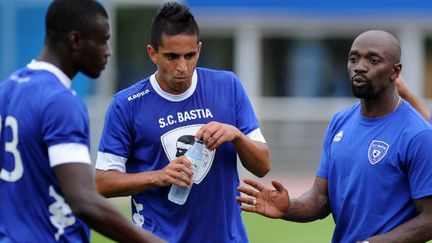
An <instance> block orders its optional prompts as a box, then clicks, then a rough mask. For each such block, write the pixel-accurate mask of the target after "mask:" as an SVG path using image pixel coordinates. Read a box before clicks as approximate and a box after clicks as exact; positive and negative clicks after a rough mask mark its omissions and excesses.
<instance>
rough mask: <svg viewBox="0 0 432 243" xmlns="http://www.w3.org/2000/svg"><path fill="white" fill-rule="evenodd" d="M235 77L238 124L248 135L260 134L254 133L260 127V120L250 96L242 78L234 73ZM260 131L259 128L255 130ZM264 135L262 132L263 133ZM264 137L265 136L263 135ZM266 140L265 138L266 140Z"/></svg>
mask: <svg viewBox="0 0 432 243" xmlns="http://www.w3.org/2000/svg"><path fill="white" fill-rule="evenodd" d="M234 79H235V102H236V107H235V108H236V114H237V118H236V126H237V128H238V129H239V130H240V131H242V132H243V133H244V134H247V135H249V134H250V135H259V134H256V133H254V131H255V130H256V129H258V128H259V122H258V119H257V117H256V115H255V112H254V110H253V107H252V104H251V102H250V100H249V97H248V96H247V94H246V91H245V90H244V88H243V86H242V84H241V82H240V80H239V79H238V78H237V77H236V76H235V75H234ZM255 132H259V130H257V131H255ZM261 135H262V134H261ZM262 139H264V137H262ZM264 141H265V140H264Z"/></svg>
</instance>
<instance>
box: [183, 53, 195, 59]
mask: <svg viewBox="0 0 432 243" xmlns="http://www.w3.org/2000/svg"><path fill="white" fill-rule="evenodd" d="M194 56H195V53H188V54H186V55H185V59H187V60H190V59H192V58H193V57H194Z"/></svg>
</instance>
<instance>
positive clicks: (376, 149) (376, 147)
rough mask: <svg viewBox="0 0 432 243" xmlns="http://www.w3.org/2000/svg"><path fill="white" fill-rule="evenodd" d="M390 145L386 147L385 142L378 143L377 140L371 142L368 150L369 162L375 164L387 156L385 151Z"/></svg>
mask: <svg viewBox="0 0 432 243" xmlns="http://www.w3.org/2000/svg"><path fill="white" fill-rule="evenodd" d="M389 148H390V145H388V144H387V143H386V142H383V141H379V140H373V141H372V142H371V143H370V145H369V149H368V158H369V162H370V163H371V164H373V165H374V164H376V163H378V162H380V161H381V160H382V159H383V158H384V156H385V155H386V154H387V151H388V150H389Z"/></svg>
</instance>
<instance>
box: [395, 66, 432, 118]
mask: <svg viewBox="0 0 432 243" xmlns="http://www.w3.org/2000/svg"><path fill="white" fill-rule="evenodd" d="M396 88H397V91H398V93H399V95H400V96H401V97H402V98H403V99H404V100H406V101H408V103H410V104H411V105H412V106H413V107H414V108H415V109H416V110H417V111H418V112H419V113H420V114H421V115H422V116H423V117H424V118H425V119H426V120H428V121H429V119H430V114H429V112H428V111H427V109H426V108H425V107H424V105H423V104H422V102H421V101H420V99H419V98H418V97H417V96H415V95H414V94H413V93H412V91H411V90H410V89H409V88H408V86H407V84H406V82H405V78H404V77H403V76H402V74H400V75H399V77H398V78H397V79H396Z"/></svg>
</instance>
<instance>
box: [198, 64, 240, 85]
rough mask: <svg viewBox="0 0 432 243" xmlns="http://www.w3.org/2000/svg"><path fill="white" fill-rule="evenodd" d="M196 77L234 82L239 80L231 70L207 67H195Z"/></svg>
mask: <svg viewBox="0 0 432 243" xmlns="http://www.w3.org/2000/svg"><path fill="white" fill-rule="evenodd" d="M196 70H197V73H198V77H199V78H202V79H211V80H214V81H221V82H222V81H223V82H235V81H239V78H238V77H237V75H236V74H235V73H234V72H232V71H227V70H215V69H209V68H202V67H199V68H196Z"/></svg>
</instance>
